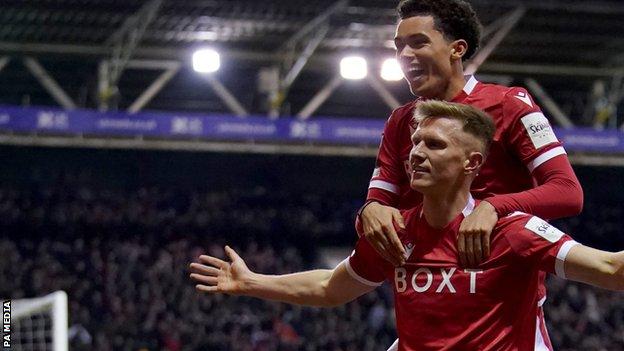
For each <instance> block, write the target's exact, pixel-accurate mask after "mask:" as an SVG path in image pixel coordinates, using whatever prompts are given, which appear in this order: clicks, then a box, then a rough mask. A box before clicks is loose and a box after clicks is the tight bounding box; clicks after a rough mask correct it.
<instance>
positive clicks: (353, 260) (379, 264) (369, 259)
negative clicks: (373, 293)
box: [345, 238, 389, 286]
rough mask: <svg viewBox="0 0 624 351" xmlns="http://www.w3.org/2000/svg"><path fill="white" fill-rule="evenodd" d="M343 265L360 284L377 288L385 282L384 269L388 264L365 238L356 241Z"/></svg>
mask: <svg viewBox="0 0 624 351" xmlns="http://www.w3.org/2000/svg"><path fill="white" fill-rule="evenodd" d="M345 263H346V267H347V271H348V272H349V275H351V277H352V278H354V279H355V280H357V281H359V282H360V283H362V284H365V285H369V286H379V285H381V284H383V282H384V281H385V280H386V275H385V274H384V269H385V267H386V266H387V265H388V264H389V263H388V262H386V261H385V260H384V259H383V258H382V257H381V256H379V254H377V252H375V249H374V248H373V247H372V246H371V245H370V244H369V243H368V241H367V240H366V239H365V238H360V239H359V240H358V242H357V244H356V245H355V250H353V253H352V254H351V256H350V257H348V258H347V259H346V260H345Z"/></svg>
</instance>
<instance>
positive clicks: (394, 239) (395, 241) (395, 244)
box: [387, 231, 407, 263]
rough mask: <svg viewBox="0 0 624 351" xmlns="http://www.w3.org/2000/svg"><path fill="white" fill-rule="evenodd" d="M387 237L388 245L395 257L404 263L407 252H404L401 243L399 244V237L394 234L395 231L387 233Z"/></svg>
mask: <svg viewBox="0 0 624 351" xmlns="http://www.w3.org/2000/svg"><path fill="white" fill-rule="evenodd" d="M387 235H388V242H389V245H390V247H391V248H392V250H393V251H394V253H395V255H396V256H397V258H399V259H400V260H401V263H403V262H405V259H406V258H407V257H406V256H407V252H405V248H404V247H403V243H401V240H400V239H399V236H398V235H397V234H396V232H395V231H392V232H390V233H387Z"/></svg>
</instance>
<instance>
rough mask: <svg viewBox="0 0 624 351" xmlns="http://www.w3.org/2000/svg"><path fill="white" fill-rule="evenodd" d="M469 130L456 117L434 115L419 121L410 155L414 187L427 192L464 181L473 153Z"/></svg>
mask: <svg viewBox="0 0 624 351" xmlns="http://www.w3.org/2000/svg"><path fill="white" fill-rule="evenodd" d="M465 134H466V133H465V132H463V131H462V123H461V122H460V121H458V120H455V119H449V118H433V119H428V120H425V121H424V122H423V123H420V124H419V125H418V128H417V129H416V131H415V132H414V134H412V150H411V152H410V155H409V163H410V167H411V177H410V185H411V187H412V189H414V190H416V191H419V192H421V193H423V194H427V193H428V192H430V191H436V189H443V188H446V189H448V188H449V187H452V188H455V187H454V186H453V185H457V184H458V182H463V178H462V177H461V176H462V175H463V174H464V172H465V168H464V167H465V165H466V160H467V157H468V154H469V152H467V148H466V142H465V141H466V139H465V137H466V135H465Z"/></svg>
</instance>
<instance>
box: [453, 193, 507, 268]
mask: <svg viewBox="0 0 624 351" xmlns="http://www.w3.org/2000/svg"><path fill="white" fill-rule="evenodd" d="M496 222H498V214H496V209H495V208H494V206H492V204H490V203H489V202H487V201H481V203H480V204H479V206H477V207H476V208H475V209H474V211H472V213H471V214H470V215H469V216H468V217H466V218H464V220H463V221H462V223H461V225H460V226H459V235H458V236H457V249H458V251H459V263H460V264H461V265H462V266H463V267H471V268H474V267H476V266H477V265H479V264H480V263H481V262H483V261H484V260H485V259H486V258H488V257H489V256H490V235H491V234H492V230H493V229H494V226H496Z"/></svg>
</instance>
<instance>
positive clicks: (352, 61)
mask: <svg viewBox="0 0 624 351" xmlns="http://www.w3.org/2000/svg"><path fill="white" fill-rule="evenodd" d="M340 75H341V76H342V78H344V79H349V80H358V79H364V78H366V76H367V75H368V64H367V63H366V60H365V59H364V58H363V57H359V56H350V57H345V58H343V59H342V60H341V61H340Z"/></svg>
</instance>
